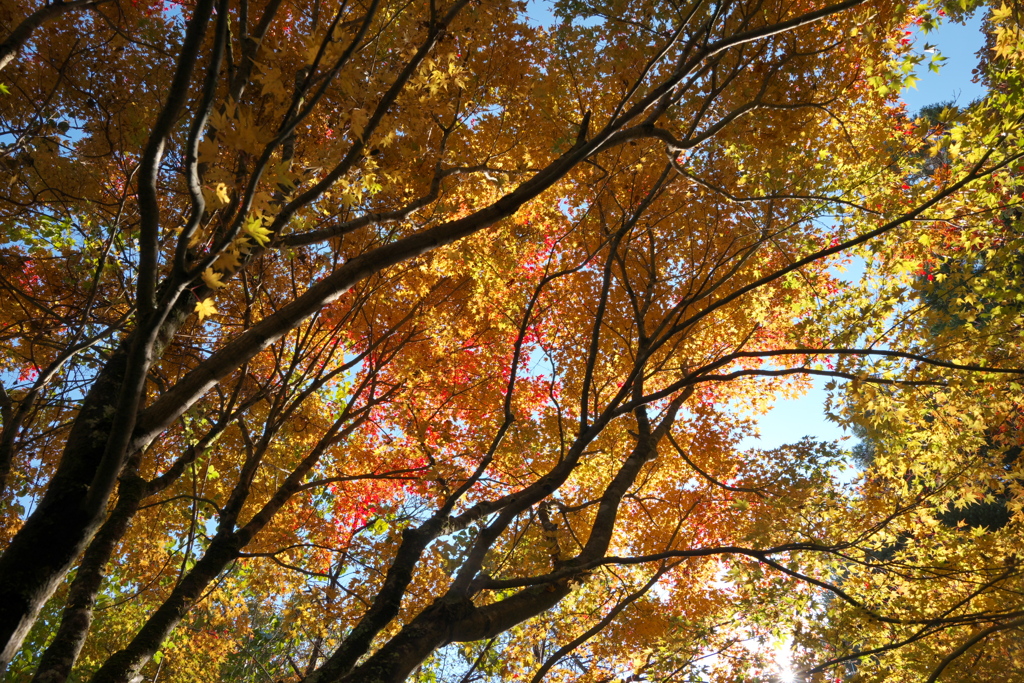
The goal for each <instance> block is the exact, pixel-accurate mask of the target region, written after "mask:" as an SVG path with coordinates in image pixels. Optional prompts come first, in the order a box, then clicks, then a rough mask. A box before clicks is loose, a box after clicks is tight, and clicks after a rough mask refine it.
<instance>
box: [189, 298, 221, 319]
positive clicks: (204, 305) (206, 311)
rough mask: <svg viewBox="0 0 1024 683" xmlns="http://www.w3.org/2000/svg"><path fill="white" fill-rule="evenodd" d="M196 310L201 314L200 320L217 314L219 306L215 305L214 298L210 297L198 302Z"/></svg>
mask: <svg viewBox="0 0 1024 683" xmlns="http://www.w3.org/2000/svg"><path fill="white" fill-rule="evenodd" d="M194 310H195V312H196V313H198V314H199V320H200V321H202V320H204V319H205V318H209V317H210V316H211V315H216V314H217V307H216V306H214V305H213V299H210V298H206V299H203V300H202V301H199V302H197V303H196V307H195V309H194Z"/></svg>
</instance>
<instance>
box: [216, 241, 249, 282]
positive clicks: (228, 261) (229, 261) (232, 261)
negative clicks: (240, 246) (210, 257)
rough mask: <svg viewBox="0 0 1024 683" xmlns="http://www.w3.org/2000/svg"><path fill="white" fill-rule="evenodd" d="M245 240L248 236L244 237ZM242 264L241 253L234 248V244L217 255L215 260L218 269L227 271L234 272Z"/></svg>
mask: <svg viewBox="0 0 1024 683" xmlns="http://www.w3.org/2000/svg"><path fill="white" fill-rule="evenodd" d="M242 239H243V240H244V239H246V238H244V237H243V238H242ZM241 265H242V259H241V254H240V253H239V252H238V251H237V250H236V249H234V245H232V248H231V249H229V250H228V251H225V252H224V253H223V254H221V255H220V256H218V257H217V260H216V261H214V262H213V267H214V268H216V269H217V270H219V271H221V272H225V273H233V272H234V271H236V270H237V269H238V267H239V266H241Z"/></svg>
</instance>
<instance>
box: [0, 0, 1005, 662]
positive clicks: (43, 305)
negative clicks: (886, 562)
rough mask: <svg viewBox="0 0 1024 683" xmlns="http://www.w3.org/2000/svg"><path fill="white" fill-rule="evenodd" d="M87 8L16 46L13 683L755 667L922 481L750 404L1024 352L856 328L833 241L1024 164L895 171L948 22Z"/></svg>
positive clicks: (995, 371) (845, 9)
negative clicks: (908, 181) (919, 89)
mask: <svg viewBox="0 0 1024 683" xmlns="http://www.w3.org/2000/svg"><path fill="white" fill-rule="evenodd" d="M53 7H57V6H44V7H38V8H35V9H33V8H32V7H27V8H26V7H22V6H21V5H20V4H19V5H13V4H12V5H5V6H4V9H3V12H4V14H5V16H6V17H7V18H8V22H7V24H8V25H9V26H13V27H14V28H13V29H12V30H11V31H10V33H9V34H8V36H7V38H5V39H4V41H5V42H4V43H3V48H2V49H3V51H2V52H0V59H7V60H9V61H7V62H4V63H3V64H0V68H3V71H2V74H3V76H2V77H3V79H4V80H3V82H4V85H5V90H6V91H8V92H5V94H4V95H3V96H2V97H0V111H2V116H3V124H2V125H3V127H4V137H3V140H4V142H3V145H4V147H3V149H2V157H3V163H4V165H5V173H6V174H7V188H8V189H7V192H6V197H5V199H4V203H3V211H4V217H3V221H4V222H3V229H4V231H5V235H6V246H5V247H4V251H3V254H2V259H3V260H2V263H0V268H2V270H0V274H2V277H3V280H2V284H3V286H4V288H5V290H6V292H7V293H8V295H7V296H5V297H4V299H3V303H2V304H0V315H2V319H3V324H4V327H3V330H4V345H3V354H4V355H3V360H2V362H3V363H4V371H5V374H4V381H5V384H6V387H5V390H4V392H3V394H2V395H0V399H2V407H3V420H4V428H3V435H2V440H0V444H2V446H0V448H2V450H0V473H2V474H3V480H4V484H5V485H6V487H7V488H6V491H7V494H6V498H5V505H6V507H5V509H4V513H3V514H4V517H3V521H4V527H3V532H2V533H3V538H4V541H5V544H6V547H5V549H4V552H3V554H2V555H0V639H2V642H3V643H4V645H3V649H2V655H0V663H2V665H4V666H8V667H9V675H10V676H12V677H13V679H14V680H21V679H23V678H24V679H26V680H27V679H29V678H32V677H34V678H35V680H39V681H64V680H68V677H69V676H73V677H75V678H76V679H84V678H88V679H89V680H93V681H129V680H139V678H138V677H139V676H142V677H145V678H158V677H159V678H160V679H161V680H167V679H168V678H171V679H175V680H179V679H180V680H190V681H191V680H196V679H200V678H211V679H215V678H218V677H219V676H220V675H221V674H222V673H224V672H231V674H230V675H231V676H232V677H234V676H238V677H249V678H250V679H251V680H276V679H278V678H291V679H302V680H305V681H310V682H313V681H318V682H319V681H341V680H344V681H355V680H360V681H367V680H382V681H384V680H404V679H406V678H409V677H414V678H422V679H424V680H427V679H430V678H431V677H432V676H436V675H439V673H440V674H441V675H454V674H452V671H457V672H459V673H458V676H463V677H469V678H471V677H472V676H474V675H476V676H492V677H501V678H505V679H509V678H514V677H517V676H518V677H521V678H524V679H525V678H528V677H529V678H533V679H534V680H540V679H541V678H543V677H544V676H545V675H546V676H550V677H554V678H557V677H567V676H577V675H581V676H584V677H587V678H588V679H590V680H602V679H609V678H612V677H615V676H626V675H634V676H651V677H653V676H662V677H665V676H669V677H670V676H676V675H680V674H681V673H685V672H687V671H691V670H693V669H694V667H704V668H705V669H707V670H709V671H714V672H717V673H718V674H720V675H721V676H723V677H729V676H732V677H734V678H735V677H737V676H743V675H753V674H754V673H756V672H757V671H759V670H762V669H763V668H764V667H765V666H766V665H767V664H766V662H765V653H764V652H763V651H759V650H756V649H754V650H750V649H748V648H745V647H744V646H743V644H742V641H744V640H746V639H749V638H758V637H765V636H766V635H768V634H770V633H778V627H779V624H781V623H785V622H783V621H780V620H781V619H783V618H790V617H792V616H793V615H794V614H797V613H800V612H801V611H803V612H807V610H809V609H813V608H814V607H815V605H818V604H820V596H819V595H818V594H817V593H816V592H815V590H816V589H828V590H831V591H832V592H833V593H834V594H836V595H839V596H841V597H842V598H843V599H845V600H846V603H847V604H849V605H854V606H856V608H857V609H859V610H862V611H863V612H864V613H867V614H872V615H878V614H879V612H878V611H877V610H875V609H874V608H873V607H872V606H871V605H870V604H869V603H870V600H865V599H861V598H859V597H858V596H855V595H851V594H850V592H849V591H846V590H844V589H843V587H842V585H840V584H842V581H838V580H837V579H836V578H835V577H837V576H842V575H843V574H842V572H846V575H849V570H848V569H846V568H843V569H841V570H840V569H837V568H836V567H837V566H838V565H837V563H839V564H841V563H842V562H847V561H851V560H850V558H854V559H856V558H860V557H863V556H864V554H866V553H870V552H872V548H873V547H875V546H877V544H878V543H882V542H885V539H886V538H888V537H889V536H890V535H891V534H892V533H893V531H892V528H893V527H894V526H899V525H900V524H910V523H911V521H908V520H912V518H913V515H912V513H913V512H914V511H915V510H916V509H917V504H918V503H919V501H917V500H913V499H911V500H909V501H908V500H906V495H904V494H905V492H902V491H894V492H887V495H885V496H880V498H879V500H875V501H865V500H863V499H860V498H857V497H856V496H853V497H851V496H850V494H849V492H848V491H846V490H845V488H844V486H843V484H842V483H841V481H839V480H838V479H837V478H836V477H835V476H834V469H835V467H836V466H837V464H838V463H840V462H841V456H840V455H839V454H838V453H837V452H836V450H835V449H834V448H832V447H829V446H827V445H820V444H813V443H808V442H803V443H798V444H795V445H792V446H789V447H786V448H781V449H776V450H774V451H770V452H757V451H755V452H742V451H740V450H739V449H738V448H737V443H738V442H739V440H740V438H741V437H742V435H744V434H746V433H749V432H750V431H751V430H752V429H753V422H752V420H751V417H750V415H751V413H756V412H758V411H760V410H763V409H764V407H765V406H766V405H767V404H768V403H770V401H771V400H772V398H773V397H774V396H776V395H778V394H779V393H780V392H786V391H799V390H800V388H801V386H802V385H803V383H805V382H806V381H807V378H808V377H810V376H814V375H826V376H832V377H839V378H847V379H853V380H855V381H856V382H857V383H859V384H862V385H876V384H881V385H889V384H892V383H894V382H895V383H902V384H907V383H910V384H914V383H920V382H926V383H931V384H934V383H946V384H948V383H950V382H970V381H974V380H970V379H964V377H977V376H978V373H979V372H981V371H984V372H985V373H989V374H992V376H993V377H995V378H996V380H998V381H999V382H1001V383H1003V384H1005V385H1006V386H1007V387H1012V385H1011V384H1009V382H1010V381H1011V380H1012V378H1015V377H1017V376H1018V375H1019V374H1020V371H1019V370H1018V369H1016V368H1015V366H1014V365H1013V363H1012V362H1011V360H1010V359H1009V358H1006V357H1002V356H1001V355H1000V354H999V350H998V349H997V348H993V347H986V346H984V340H978V341H977V343H976V344H975V345H974V347H972V349H973V350H974V351H975V352H976V353H972V354H967V355H963V356H962V357H960V356H957V357H956V358H952V357H949V356H948V354H943V353H936V354H930V353H923V352H921V349H918V348H916V347H915V346H914V345H915V343H916V338H912V337H908V338H903V337H897V336H890V337H885V338H884V340H882V343H879V344H873V345H870V346H862V345H859V344H858V343H857V336H856V335H853V336H850V335H849V333H848V332H847V331H846V330H844V331H843V332H842V333H838V332H837V331H836V328H835V327H832V326H831V325H832V323H833V322H834V320H835V319H836V318H835V316H831V315H829V314H830V313H831V310H830V307H832V306H836V307H838V310H839V312H840V313H844V314H849V313H850V311H852V310H853V309H852V308H851V307H850V306H848V305H846V304H848V303H849V302H848V301H846V300H845V298H844V295H842V294H840V293H839V292H838V290H839V289H840V287H841V284H840V282H839V281H837V280H836V278H835V276H834V275H833V274H832V273H831V271H830V265H831V263H832V259H833V257H835V256H836V255H838V254H842V253H845V252H849V251H850V250H852V249H854V248H857V247H859V246H861V245H879V244H881V245H884V249H885V250H884V252H883V253H882V258H883V260H884V261H885V263H887V264H897V263H902V262H905V261H906V260H907V259H908V258H910V254H911V248H910V247H908V246H907V244H906V241H907V235H908V234H910V235H914V234H916V233H915V232H914V230H915V229H916V225H917V223H918V222H919V221H921V220H923V219H928V220H936V217H937V216H939V215H940V214H939V213H938V212H940V211H942V210H944V208H945V207H946V206H947V205H948V204H949V203H950V202H954V203H955V202H957V201H964V200H963V197H965V196H968V195H969V194H970V193H971V192H972V191H974V189H975V188H977V187H978V186H979V184H981V183H984V182H988V179H990V178H992V177H994V175H995V174H998V173H1000V172H1001V171H1002V170H1003V169H1005V168H1006V167H1007V166H1008V165H1009V164H1011V163H1013V161H1014V160H1015V159H1016V158H1017V157H1018V156H1019V152H1018V149H1019V146H1018V142H1019V141H1018V133H1017V132H1016V129H1015V128H1013V126H1012V125H1011V124H1012V122H1011V121H1009V120H1007V119H1005V118H1002V119H999V120H997V121H995V122H992V121H986V122H985V125H984V127H983V128H984V130H983V133H984V135H985V136H988V138H986V139H984V140H982V141H980V142H979V143H978V144H977V145H976V146H975V147H974V149H976V150H977V151H978V153H977V155H976V158H973V160H971V161H968V162H965V163H964V164H963V165H962V168H961V167H957V168H956V169H952V168H951V169H950V170H949V171H948V172H947V173H945V174H944V175H940V176H939V177H938V178H937V179H936V181H935V183H934V184H933V185H932V186H928V187H923V186H922V187H918V188H912V187H907V188H906V191H905V192H904V191H901V190H900V189H899V188H900V187H901V183H902V180H903V176H902V175H901V168H900V163H901V160H902V159H904V158H910V157H912V156H914V155H915V154H917V152H918V147H919V146H920V145H919V143H917V142H916V141H915V140H912V139H908V136H907V135H905V134H904V130H902V127H904V126H906V125H908V124H907V122H906V120H905V117H904V116H903V115H902V114H901V113H900V112H899V110H898V109H897V108H896V107H895V106H894V105H893V103H892V101H891V99H890V100H886V99H885V98H886V97H890V98H891V93H892V92H893V89H894V88H898V84H899V83H900V82H902V79H904V78H905V74H904V70H903V69H902V68H901V64H908V63H910V62H911V61H912V60H913V55H912V54H911V53H910V52H909V51H910V47H909V45H908V44H906V42H905V39H904V38H903V35H904V34H903V33H902V30H903V29H902V27H903V26H904V25H905V24H906V22H907V21H910V20H911V18H912V17H913V16H918V17H919V18H921V19H922V20H925V19H927V18H928V17H930V16H931V15H930V14H929V9H928V8H927V7H924V6H922V7H918V8H915V9H914V12H916V15H914V14H910V13H909V10H907V8H905V7H903V6H902V5H898V4H896V3H887V2H875V3H870V4H869V3H866V2H864V0H844V1H843V2H839V3H835V4H821V3H809V2H808V3H804V2H798V3H788V2H772V1H765V0H753V1H750V2H743V1H737V2H725V3H719V4H708V3H704V2H702V1H697V2H693V3H690V4H685V3H684V4H674V3H643V2H638V3H635V4H626V3H610V4H603V3H589V2H563V3H560V4H559V5H558V6H557V12H558V16H559V17H560V23H559V24H558V26H557V28H555V29H552V30H550V31H548V30H544V29H541V28H537V27H533V26H531V25H530V24H529V23H527V22H526V20H525V19H526V17H525V14H524V13H525V7H524V6H523V5H520V4H518V3H507V2H490V1H488V0H483V1H477V0H455V2H452V3H439V2H434V1H430V2H424V3H401V2H393V3H392V2H384V1H383V0H370V1H369V2H365V3H352V2H348V1H345V2H341V3H325V2H314V3H293V2H288V1H287V0H266V1H260V2H247V1H243V2H239V3H235V2H231V1H230V0H196V2H194V3H191V2H183V3H170V4H168V3H163V2H160V3H150V2H147V1H145V0H139V1H138V2H134V1H133V2H131V3H124V2H113V1H111V2H106V3H101V2H95V3H66V4H64V5H59V7H60V10H59V11H58V10H57V9H53ZM928 20H930V19H928ZM19 51H20V56H18V57H17V58H13V57H7V56H5V55H14V54H15V53H19ZM901 60H902V61H901ZM908 60H910V61H908ZM1000 134H1002V136H1001V137H1000ZM992 136H995V137H992ZM989 138H991V139H989ZM795 169H799V170H800V172H799V173H795V172H794V170H795ZM837 213H840V214H842V216H841V217H842V218H843V220H836V221H834V220H832V219H833V218H834V217H835V216H836V214H837ZM865 216H867V217H870V220H872V221H873V223H872V224H871V225H870V226H869V227H864V226H863V225H861V224H859V223H858V222H857V221H858V220H860V219H861V218H863V217H865ZM881 301H882V302H883V303H882V304H881V305H892V306H896V305H897V304H895V303H892V304H890V303H888V300H887V299H881ZM840 304H842V306H840ZM816 308H823V309H825V310H824V311H823V312H819V311H817V310H816ZM866 315H867V314H864V313H862V314H861V315H860V316H859V317H858V316H853V327H852V328H850V329H863V328H864V326H865V325H867V324H868V322H869V321H868V318H867V317H866ZM840 317H842V316H840ZM843 321H844V324H847V323H849V322H850V316H849V315H846V317H845V318H843ZM858 325H859V326H860V327H858ZM963 343H968V342H967V341H964V342H963ZM907 349H909V350H907ZM929 351H930V349H929ZM860 356H868V357H871V358H882V359H883V360H886V359H888V360H890V361H892V360H893V359H898V360H900V361H909V362H911V363H915V364H917V367H915V368H914V369H913V370H912V371H908V373H909V374H907V375H902V376H900V377H891V376H888V375H887V374H885V373H888V372H890V370H889V369H888V368H887V369H885V370H884V371H883V372H882V373H880V374H868V373H863V372H861V373H852V372H849V371H847V370H846V369H844V368H842V367H840V368H836V367H834V365H835V361H834V359H836V358H839V359H850V358H854V357H860ZM976 358H985V359H986V362H985V363H984V364H981V363H980V362H974V359H976ZM830 364H832V367H830ZM982 365H984V367H982ZM922 368H923V369H922ZM923 372H930V373H932V374H931V375H929V376H928V377H927V378H925V379H921V378H919V377H918V375H919V374H921V373H923ZM915 373H916V374H915ZM996 380H993V381H996ZM1007 391H1016V390H1015V389H1011V388H1008V389H1007ZM888 493H891V494H892V495H888ZM901 496H902V497H901ZM911 498H912V497H911ZM887 506H890V507H887ZM915 523H917V522H915ZM915 528H916V527H915ZM816 577H817V578H816ZM925 578H928V577H925ZM655 587H657V588H655ZM870 597H871V596H869V598H870ZM989 599H994V598H993V597H992V593H984V594H983V595H982V596H980V597H979V598H978V599H977V600H975V601H974V602H971V601H967V602H965V603H964V604H963V605H961V607H960V608H959V611H957V612H956V613H955V614H952V615H946V616H944V617H942V618H939V619H938V620H937V618H936V617H934V616H933V614H932V612H931V611H930V610H929V606H928V605H927V604H917V605H914V608H913V609H912V610H911V609H909V608H907V612H908V614H909V616H907V615H904V614H903V613H902V612H901V613H900V614H901V616H899V617H887V618H889V619H890V621H891V620H892V619H903V620H909V621H915V620H916V622H921V623H928V624H932V626H930V627H929V630H928V632H927V634H926V635H928V636H929V637H934V640H936V641H938V642H943V641H942V638H943V637H945V634H946V633H947V632H952V631H954V630H955V629H957V628H968V627H970V625H973V624H976V623H978V622H979V619H982V618H983V617H984V616H985V615H986V614H987V612H986V611H985V609H986V608H985V607H984V604H983V603H984V601H985V600H989ZM901 609H902V607H901ZM915 610H916V611H915ZM883 616H884V615H883ZM916 622H915V623H916ZM841 623H842V619H841V618H840V617H839V616H836V617H833V618H832V620H831V621H830V622H829V627H830V628H832V627H835V626H836V625H838V624H841ZM901 623H902V622H901ZM825 631H827V629H825V630H823V631H822V633H825ZM825 635H827V633H825ZM822 637H825V636H822ZM929 642H931V641H929ZM460 644H461V645H460ZM713 651H721V652H723V653H726V654H727V655H728V658H724V657H721V658H711V659H710V660H709V659H708V656H709V654H710V653H711V652H713ZM454 662H457V663H454ZM701 662H705V663H701ZM76 666H77V669H76V668H75V667H76ZM822 666H826V665H822ZM446 667H447V668H446ZM73 670H74V671H73ZM225 675H226V674H225Z"/></svg>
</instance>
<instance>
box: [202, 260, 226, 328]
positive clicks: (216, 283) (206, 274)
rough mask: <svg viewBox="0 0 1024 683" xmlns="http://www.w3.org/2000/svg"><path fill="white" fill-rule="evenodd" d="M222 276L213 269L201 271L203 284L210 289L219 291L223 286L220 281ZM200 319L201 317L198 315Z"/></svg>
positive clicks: (222, 282)
mask: <svg viewBox="0 0 1024 683" xmlns="http://www.w3.org/2000/svg"><path fill="white" fill-rule="evenodd" d="M222 277H223V275H221V274H220V273H218V272H217V271H215V270H214V269H213V268H207V269H206V270H204V271H203V282H204V283H206V286H207V287H209V288H210V289H220V288H221V287H223V286H224V284H225V283H224V281H223V280H222V279H221V278H222ZM200 318H202V316H201V315H200Z"/></svg>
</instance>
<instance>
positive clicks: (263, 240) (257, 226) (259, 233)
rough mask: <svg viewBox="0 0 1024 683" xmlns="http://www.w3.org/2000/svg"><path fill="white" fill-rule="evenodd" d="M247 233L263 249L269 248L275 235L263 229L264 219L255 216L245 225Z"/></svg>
mask: <svg viewBox="0 0 1024 683" xmlns="http://www.w3.org/2000/svg"><path fill="white" fill-rule="evenodd" d="M245 232H246V233H247V234H248V235H249V236H250V237H252V238H253V239H254V240H256V243H257V244H259V245H260V246H261V247H265V246H267V244H268V243H269V242H270V238H271V236H273V233H272V232H270V231H269V230H267V229H266V228H264V227H263V218H262V217H260V216H253V217H252V218H250V219H249V220H248V221H247V222H246V224H245Z"/></svg>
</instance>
